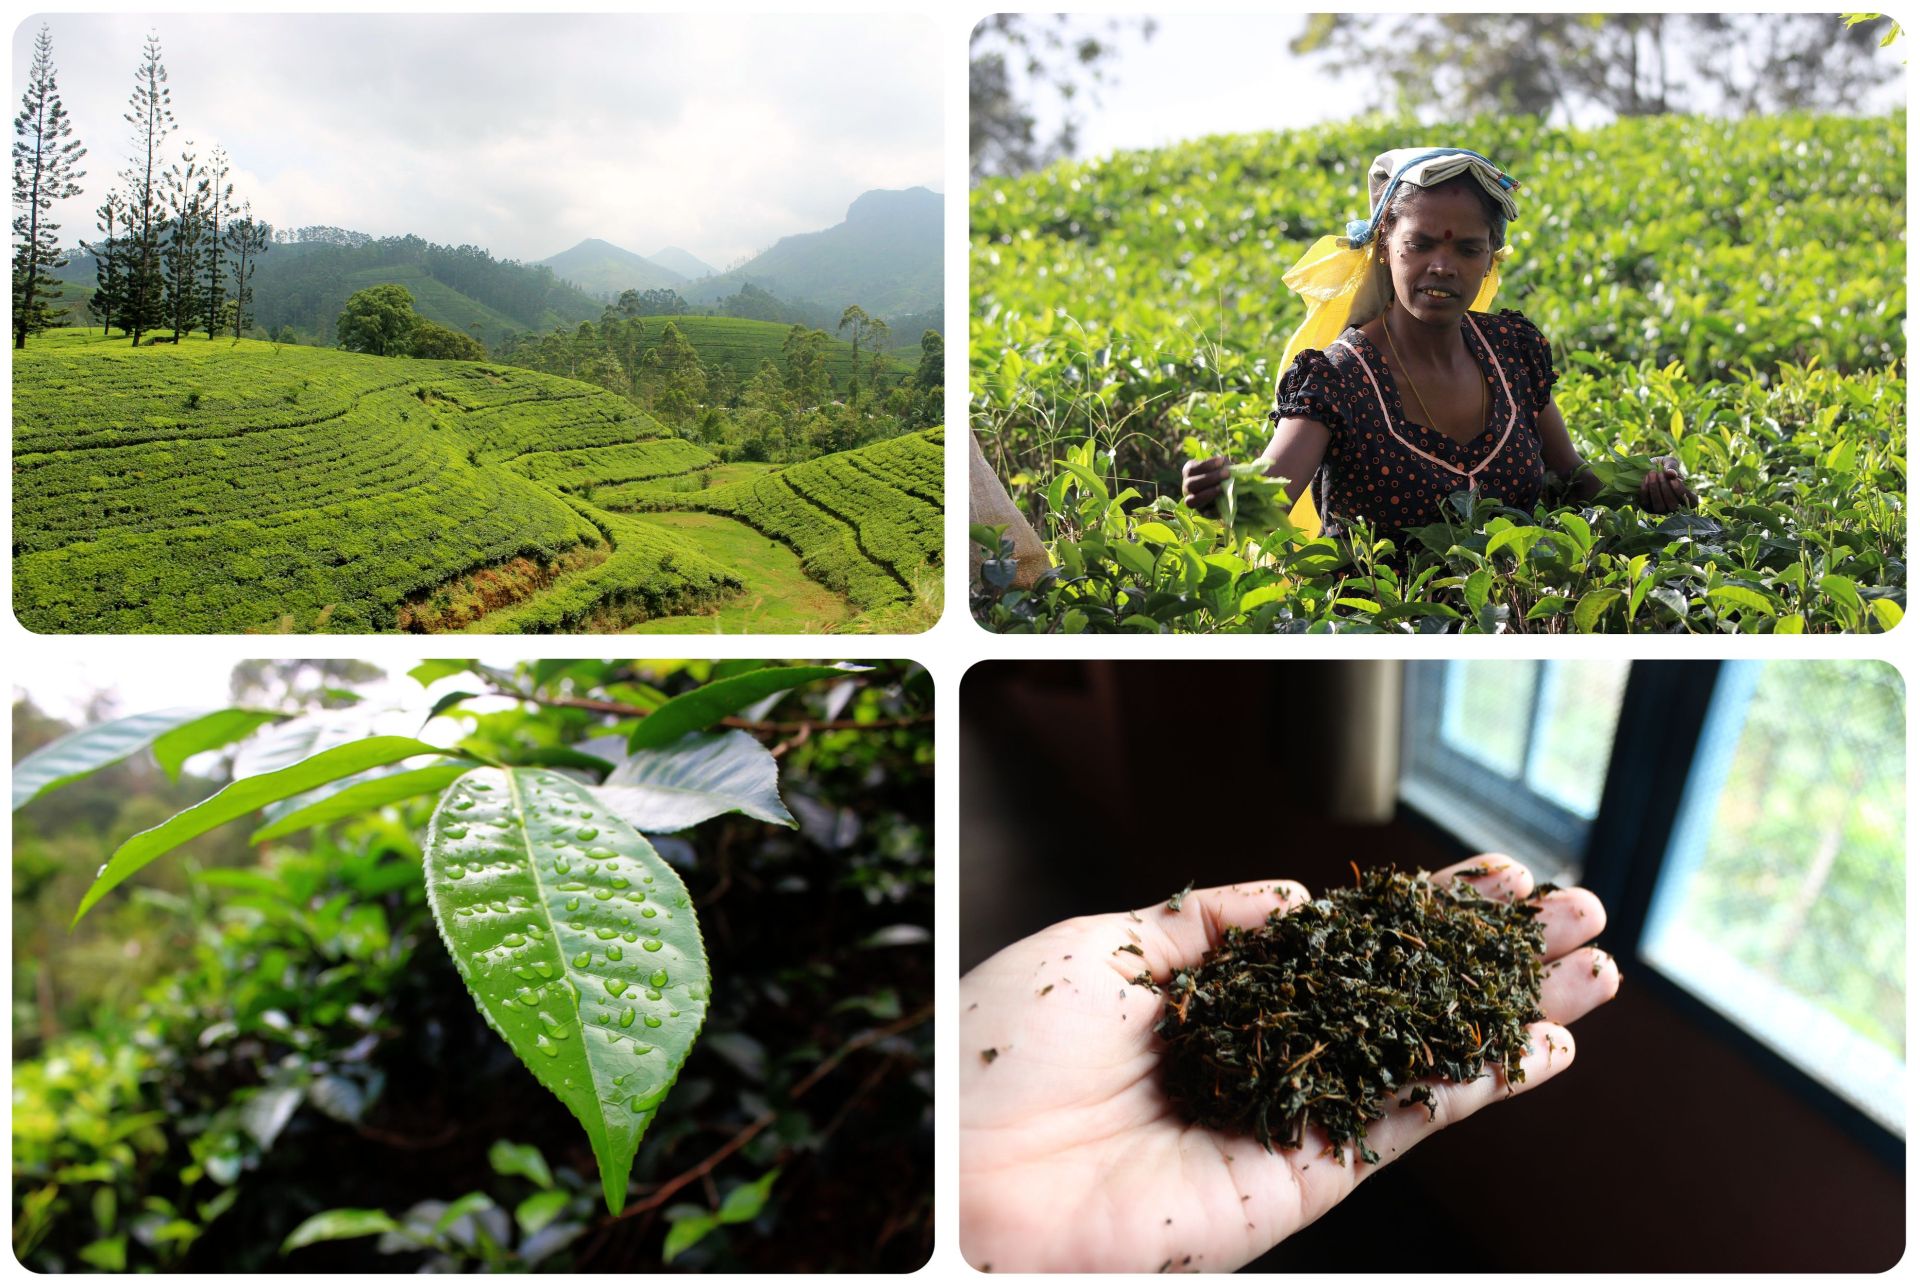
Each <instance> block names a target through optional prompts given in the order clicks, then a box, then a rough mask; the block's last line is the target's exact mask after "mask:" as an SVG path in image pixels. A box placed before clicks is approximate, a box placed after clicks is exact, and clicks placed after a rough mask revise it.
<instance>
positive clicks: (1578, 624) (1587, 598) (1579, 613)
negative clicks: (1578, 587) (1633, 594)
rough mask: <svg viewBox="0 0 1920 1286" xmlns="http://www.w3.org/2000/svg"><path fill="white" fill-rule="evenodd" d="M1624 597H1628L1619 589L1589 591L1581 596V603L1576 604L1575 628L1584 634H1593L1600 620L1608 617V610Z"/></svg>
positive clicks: (1574, 612)
mask: <svg viewBox="0 0 1920 1286" xmlns="http://www.w3.org/2000/svg"><path fill="white" fill-rule="evenodd" d="M1624 597H1626V595H1624V594H1622V593H1621V592H1620V591H1619V590H1617V589H1590V590H1588V591H1587V592H1586V593H1584V594H1582V595H1581V596H1580V601H1579V602H1578V603H1576V604H1574V608H1573V628H1574V629H1576V630H1579V631H1581V632H1582V633H1592V632H1593V630H1594V629H1595V628H1597V627H1598V626H1599V624H1600V618H1601V617H1602V616H1604V615H1606V612H1607V609H1608V608H1610V607H1612V606H1613V605H1614V604H1615V603H1617V602H1619V601H1620V600H1621V599H1622V598H1624Z"/></svg>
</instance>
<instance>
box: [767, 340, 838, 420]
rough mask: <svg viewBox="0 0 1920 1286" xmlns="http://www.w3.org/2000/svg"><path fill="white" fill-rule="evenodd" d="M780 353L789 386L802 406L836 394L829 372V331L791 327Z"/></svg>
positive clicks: (818, 402)
mask: <svg viewBox="0 0 1920 1286" xmlns="http://www.w3.org/2000/svg"><path fill="white" fill-rule="evenodd" d="M780 352H781V355H782V356H783V357H785V358H786V363H787V388H788V390H789V391H791V392H792V394H793V396H794V398H795V399H796V400H797V401H798V402H799V404H800V405H801V406H803V407H813V406H818V405H820V404H821V403H822V402H825V401H827V400H829V399H830V398H831V397H832V396H833V383H832V381H831V379H829V378H828V375H827V332H825V331H824V330H814V329H813V328H812V327H810V326H801V325H798V324H796V325H793V326H790V327H788V328H787V337H786V339H784V340H783V341H781V344H780Z"/></svg>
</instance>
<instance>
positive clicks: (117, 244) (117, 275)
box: [80, 192, 127, 337]
mask: <svg viewBox="0 0 1920 1286" xmlns="http://www.w3.org/2000/svg"><path fill="white" fill-rule="evenodd" d="M93 213H94V217H95V218H97V219H98V220H99V221H100V222H99V227H100V233H101V239H100V240H99V241H82V242H81V243H80V246H81V248H82V249H84V250H85V251H86V252H87V253H88V254H90V255H92V256H93V279H94V289H93V298H91V299H89V300H87V311H88V312H89V313H91V314H92V315H93V316H94V317H96V318H98V319H99V321H100V334H101V335H102V336H103V337H104V336H105V335H107V334H108V333H109V332H110V331H112V329H113V321H114V318H116V317H122V318H124V316H125V312H124V307H123V305H124V303H125V295H126V280H127V276H126V260H127V235H126V230H127V199H126V198H125V197H123V196H121V195H120V194H119V193H118V192H109V193H107V199H106V201H105V202H103V203H102V204H101V206H100V208H99V209H97V210H95V211H94V212H93Z"/></svg>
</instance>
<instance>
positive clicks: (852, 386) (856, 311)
mask: <svg viewBox="0 0 1920 1286" xmlns="http://www.w3.org/2000/svg"><path fill="white" fill-rule="evenodd" d="M872 325H873V318H871V317H869V316H867V310H866V309H864V308H862V307H861V306H860V305H859V304H848V305H847V308H846V311H845V312H843V313H841V314H840V325H839V327H838V330H839V333H840V334H842V335H844V334H846V333H847V328H848V327H852V328H853V365H852V366H851V368H850V369H849V371H848V375H847V400H848V401H852V400H853V399H854V398H856V397H858V396H859V395H860V340H861V338H862V337H863V336H865V335H866V333H867V329H868V328H869V327H870V326H872Z"/></svg>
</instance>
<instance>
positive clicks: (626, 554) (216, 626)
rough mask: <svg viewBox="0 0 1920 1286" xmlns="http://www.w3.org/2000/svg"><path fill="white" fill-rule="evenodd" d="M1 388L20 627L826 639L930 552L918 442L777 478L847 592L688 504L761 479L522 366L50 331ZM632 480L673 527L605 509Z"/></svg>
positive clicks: (627, 410)
mask: <svg viewBox="0 0 1920 1286" xmlns="http://www.w3.org/2000/svg"><path fill="white" fill-rule="evenodd" d="M13 389H14V492H13V494H14V511H13V512H14V610H15V613H16V615H17V616H18V617H19V619H20V621H21V623H22V624H23V625H25V626H26V627H27V628H29V629H31V630H34V631H37V632H54V633H143V632H158V633H238V632H251V631H287V630H292V631H299V632H305V631H339V632H368V631H387V630H395V629H409V630H446V629H461V628H466V629H479V630H486V631H549V630H566V631H578V630H617V629H625V628H629V627H631V626H633V625H635V624H636V623H640V622H646V621H650V620H653V619H655V618H668V617H671V618H673V620H674V622H675V625H674V626H673V628H689V627H698V625H699V621H700V619H702V618H705V619H711V620H712V621H714V622H715V625H714V628H721V629H724V628H729V627H738V628H748V627H758V628H768V627H770V626H771V627H778V628H829V627H832V626H834V625H836V624H839V623H841V622H843V621H846V620H847V619H848V618H849V617H852V616H853V615H854V613H855V610H856V609H865V608H867V607H868V606H870V605H872V604H876V603H882V602H887V601H897V600H900V599H902V598H904V597H906V596H907V595H906V591H907V590H908V589H909V588H911V587H912V585H913V581H914V577H915V576H916V575H918V574H920V573H922V572H924V570H925V569H926V568H927V567H929V566H933V565H936V564H937V563H938V561H939V542H938V532H939V523H938V521H937V518H938V496H939V468H938V464H937V460H938V456H939V448H938V446H937V442H936V439H932V438H926V437H925V435H919V436H918V437H909V438H903V439H895V440H893V441H889V442H882V443H879V444H876V445H875V446H872V447H868V448H864V449H862V450H861V451H857V452H848V453H844V455H843V456H838V457H823V458H822V459H819V460H814V461H810V462H808V463H807V464H804V465H798V466H793V467H792V468H791V469H789V470H788V471H787V472H788V473H790V474H792V475H793V478H794V481H793V482H790V483H788V484H786V485H787V486H788V489H789V490H792V491H795V492H796V493H797V492H806V493H807V494H809V495H812V494H813V493H814V492H816V491H821V489H822V488H825V489H826V490H825V491H824V492H822V494H821V495H820V496H818V497H817V498H816V500H817V503H818V504H822V505H827V506H830V507H831V509H832V517H833V521H835V522H837V523H839V524H840V526H841V528H842V529H844V532H846V533H851V534H849V535H847V536H846V537H845V540H843V541H842V543H843V544H849V545H850V547H851V548H852V550H853V554H852V555H849V557H857V558H859V559H865V560H868V561H873V562H875V564H876V565H877V566H880V567H883V568H884V576H885V578H887V580H888V584H887V586H884V587H882V588H883V589H884V590H885V592H883V593H875V592H868V590H866V589H865V588H863V589H862V590H861V592H860V593H858V594H856V593H855V592H854V587H855V586H856V584H860V585H862V586H864V582H862V581H860V579H859V578H858V577H857V576H849V575H846V574H843V573H842V572H841V571H840V570H839V568H838V562H837V561H836V559H837V557H838V556H834V557H826V556H815V554H814V553H813V552H812V551H813V550H814V549H815V548H824V544H823V543H822V542H821V541H819V540H814V541H812V542H811V543H810V544H808V543H807V542H791V541H790V542H789V543H793V544H794V547H795V549H796V552H797V553H798V554H799V555H800V557H799V559H798V560H797V561H796V560H793V559H791V558H789V557H788V556H786V555H784V554H783V555H782V556H781V558H780V559H775V560H772V561H771V562H769V563H767V565H764V566H760V565H756V566H755V567H753V568H751V569H748V568H744V567H742V566H741V565H740V562H741V559H742V558H743V557H744V552H745V551H748V550H752V549H755V548H759V549H764V548H765V545H764V543H762V544H760V545H757V546H756V545H755V544H754V543H753V538H752V535H751V532H752V530H762V528H760V527H759V520H758V518H757V515H756V514H755V513H754V512H753V511H752V510H751V507H748V506H739V509H740V516H739V521H736V520H735V519H734V518H733V517H730V516H727V515H728V514H731V513H732V512H733V508H732V507H729V508H727V509H726V511H725V513H722V512H721V511H720V510H719V509H717V508H713V507H711V506H710V505H709V504H708V503H704V501H706V500H708V499H709V498H710V497H712V496H719V495H720V494H721V493H722V492H731V491H734V490H737V489H738V488H740V487H744V486H747V485H751V484H750V483H749V482H747V481H744V480H747V479H753V480H756V481H757V480H759V479H764V478H769V477H774V476H777V475H775V474H772V473H764V474H760V473H757V471H756V470H754V469H752V468H750V467H743V466H737V465H720V464H719V462H718V461H717V460H716V459H715V457H714V456H713V455H712V454H711V453H710V452H709V451H707V450H706V449H705V448H703V447H701V446H699V445H697V444H695V443H692V442H688V441H685V440H684V439H680V438H675V437H673V436H671V434H670V433H669V432H668V431H667V430H666V428H665V427H664V426H662V425H661V424H660V423H659V422H657V421H655V420H653V419H652V418H651V417H649V416H647V415H645V414H644V413H641V412H639V411H638V410H636V409H635V408H634V407H633V406H632V405H631V404H630V403H628V402H626V401H624V400H623V399H621V398H618V397H615V396H613V395H612V394H609V393H606V392H604V391H602V390H600V389H598V388H595V387H593V386H591V385H586V384H581V383H578V382H575V381H571V380H566V379H560V378H557V377H553V376H548V375H544V374H540V373H538V372H534V371H528V370H523V369H520V368H516V367H507V366H497V365H494V364H491V363H485V362H432V361H420V360H414V359H407V358H378V357H370V356H365V355H360V354H352V353H345V352H340V351H338V350H332V349H319V348H308V347H301V346H278V347H276V346H274V345H271V344H265V343H257V342H253V341H241V342H240V343H238V344H235V343H233V342H231V341H227V340H220V341H215V342H212V343H209V342H207V341H205V340H187V341H185V342H183V343H181V344H179V345H173V344H161V345H149V346H143V347H141V348H137V349H136V348H133V347H131V346H130V345H128V344H127V342H126V341H125V339H124V338H120V337H115V338H113V339H106V340H103V339H102V338H101V337H100V336H99V335H98V334H97V333H95V332H85V331H74V330H61V331H53V332H49V333H47V334H45V335H42V336H39V337H37V338H36V339H35V340H34V342H33V343H31V344H30V345H29V346H28V347H27V348H26V349H25V350H23V351H20V352H16V354H15V356H14V367H13ZM923 439H924V440H923ZM928 442H936V444H935V445H932V446H930V447H929V446H928V445H927V443H928ZM929 453H930V455H929ZM896 457H898V459H897V460H896ZM929 459H931V460H932V461H933V463H932V464H931V465H930V464H929ZM734 478H738V479H743V481H742V482H739V483H736V484H734V485H732V486H718V487H711V488H707V489H706V491H705V492H704V493H703V492H701V491H699V490H695V489H693V488H696V487H699V486H701V485H703V484H705V483H707V482H709V481H716V480H720V479H734ZM896 484H897V485H896ZM682 486H684V487H687V488H689V489H688V490H686V491H680V490H678V489H677V488H678V487H682ZM629 487H658V488H661V489H662V492H663V496H664V497H668V498H660V499H656V501H655V502H654V503H651V504H650V505H648V506H647V507H649V508H652V509H655V510H661V511H676V510H677V511H690V512H688V513H687V514H686V517H687V518H688V521H686V522H681V523H672V522H663V521H660V520H659V519H658V518H656V517H653V516H649V517H648V518H646V519H644V520H643V519H642V518H640V517H638V516H636V515H629V514H623V513H617V512H612V511H611V510H610V509H609V507H608V506H607V505H606V504H604V503H602V502H601V501H600V500H599V494H600V493H601V492H603V491H604V492H611V493H615V494H617V493H619V492H620V491H621V490H622V489H624V488H629ZM681 496H684V497H686V498H687V503H680V502H679V497H681ZM696 499H698V500H701V501H703V503H693V501H694V500H696ZM929 504H930V505H932V507H933V510H934V516H933V519H932V520H931V521H927V520H926V519H925V515H923V514H920V513H919V512H918V511H917V508H918V507H920V506H925V505H929ZM909 510H911V511H912V512H907V511H909ZM696 515H698V516H699V519H700V520H699V521H693V518H694V517H695V516H696ZM772 534H774V535H776V536H780V537H781V538H782V539H785V538H786V537H785V535H784V533H781V532H773V533H772ZM916 542H917V543H916ZM803 545H804V546H805V547H803ZM916 551H917V552H916ZM916 560H917V561H916ZM810 578H811V579H810ZM896 591H897V592H896ZM743 596H750V597H751V599H752V603H751V610H734V609H729V608H727V607H726V605H727V604H729V603H730V602H733V601H734V600H737V599H741V598H742V597H743ZM716 609H724V610H721V614H720V615H719V616H711V615H710V614H711V613H713V612H715V611H716ZM854 626H855V627H858V622H857V621H855V622H854Z"/></svg>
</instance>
